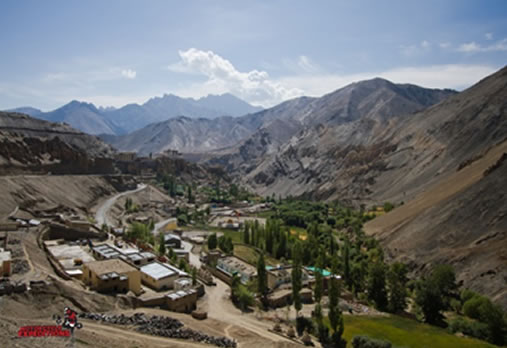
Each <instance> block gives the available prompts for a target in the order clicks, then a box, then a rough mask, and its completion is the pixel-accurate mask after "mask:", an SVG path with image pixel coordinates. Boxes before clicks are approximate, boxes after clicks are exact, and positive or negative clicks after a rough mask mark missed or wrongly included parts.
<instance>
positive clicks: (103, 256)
mask: <svg viewBox="0 0 507 348" xmlns="http://www.w3.org/2000/svg"><path fill="white" fill-rule="evenodd" d="M92 254H93V256H94V257H95V258H96V259H97V260H109V259H116V258H118V257H120V256H121V255H123V253H121V252H120V251H118V249H117V248H114V247H113V246H111V245H109V244H99V245H96V246H94V247H92Z"/></svg>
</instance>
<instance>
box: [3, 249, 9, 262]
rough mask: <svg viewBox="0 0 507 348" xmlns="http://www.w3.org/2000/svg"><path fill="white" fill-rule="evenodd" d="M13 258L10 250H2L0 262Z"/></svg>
mask: <svg viewBox="0 0 507 348" xmlns="http://www.w3.org/2000/svg"><path fill="white" fill-rule="evenodd" d="M10 259H11V252H10V251H3V249H2V251H0V262H4V261H9V260H10Z"/></svg>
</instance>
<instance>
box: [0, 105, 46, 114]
mask: <svg viewBox="0 0 507 348" xmlns="http://www.w3.org/2000/svg"><path fill="white" fill-rule="evenodd" d="M6 111H9V112H19V113H21V114H25V115H28V116H32V117H36V116H37V115H39V114H41V113H42V111H41V110H39V109H36V108H32V107H30V106H24V107H20V108H15V109H10V110H6Z"/></svg>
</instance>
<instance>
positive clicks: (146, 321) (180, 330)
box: [79, 313, 237, 348]
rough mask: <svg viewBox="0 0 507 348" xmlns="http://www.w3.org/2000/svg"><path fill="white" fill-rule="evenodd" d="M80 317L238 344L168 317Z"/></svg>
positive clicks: (172, 335)
mask: <svg viewBox="0 0 507 348" xmlns="http://www.w3.org/2000/svg"><path fill="white" fill-rule="evenodd" d="M79 317H80V318H83V319H89V320H95V321H101V322H104V323H108V324H116V325H133V326H136V328H135V330H136V331H138V332H141V333H145V334H150V335H154V336H162V337H168V338H177V339H186V340H192V341H195V342H200V343H207V344H212V345H215V346H217V347H223V348H235V347H236V346H237V344H236V342H235V341H233V340H231V339H229V338H226V337H215V336H210V335H207V334H205V333H202V332H199V331H195V330H192V329H189V328H185V327H184V325H183V323H182V322H181V321H179V320H177V319H173V318H171V317H166V316H158V315H154V316H146V315H145V314H144V313H134V314H133V315H131V316H126V315H124V314H120V315H108V314H101V313H80V314H79Z"/></svg>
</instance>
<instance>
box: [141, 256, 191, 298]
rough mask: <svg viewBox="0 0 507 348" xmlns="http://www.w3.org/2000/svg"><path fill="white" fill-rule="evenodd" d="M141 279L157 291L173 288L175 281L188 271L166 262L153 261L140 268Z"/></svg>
mask: <svg viewBox="0 0 507 348" xmlns="http://www.w3.org/2000/svg"><path fill="white" fill-rule="evenodd" d="M140 271H141V281H142V282H143V284H145V285H147V286H149V287H150V288H152V289H155V290H157V291H160V290H167V289H172V288H173V287H174V281H175V280H176V279H178V278H179V277H180V276H187V273H185V272H182V271H180V270H179V269H177V268H176V267H173V266H171V265H168V264H166V263H160V262H152V263H149V264H147V265H144V266H142V267H141V268H140Z"/></svg>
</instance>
